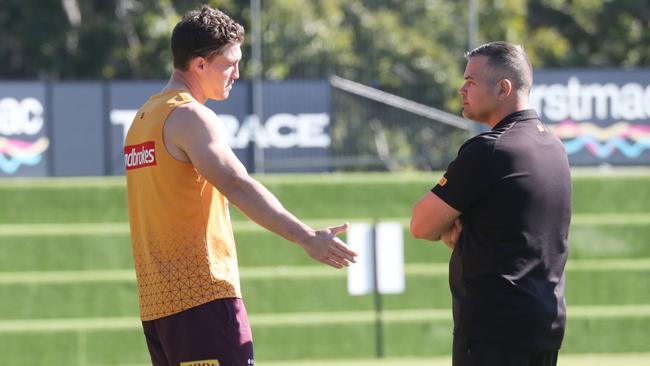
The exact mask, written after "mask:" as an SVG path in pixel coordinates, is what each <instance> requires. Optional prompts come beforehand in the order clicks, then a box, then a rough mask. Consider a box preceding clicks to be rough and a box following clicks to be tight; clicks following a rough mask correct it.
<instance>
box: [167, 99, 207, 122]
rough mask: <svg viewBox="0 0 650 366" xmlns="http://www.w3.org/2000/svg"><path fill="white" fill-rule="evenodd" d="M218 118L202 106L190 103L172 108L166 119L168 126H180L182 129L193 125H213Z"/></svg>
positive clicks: (194, 102)
mask: <svg viewBox="0 0 650 366" xmlns="http://www.w3.org/2000/svg"><path fill="white" fill-rule="evenodd" d="M218 120H219V117H217V115H216V114H215V113H214V112H213V111H212V110H211V109H210V108H208V107H206V106H204V105H203V104H201V103H199V102H196V101H192V102H188V103H184V104H181V105H179V106H178V107H176V108H174V110H173V111H172V112H171V113H170V114H169V117H167V123H168V124H181V125H183V126H184V127H187V126H188V125H195V124H205V123H214V122H215V121H218Z"/></svg>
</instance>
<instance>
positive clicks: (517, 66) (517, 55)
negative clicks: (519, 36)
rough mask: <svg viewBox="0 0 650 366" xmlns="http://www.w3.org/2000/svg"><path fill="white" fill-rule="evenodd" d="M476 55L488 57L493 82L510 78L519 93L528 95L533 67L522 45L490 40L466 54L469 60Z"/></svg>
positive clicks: (490, 77)
mask: <svg viewBox="0 0 650 366" xmlns="http://www.w3.org/2000/svg"><path fill="white" fill-rule="evenodd" d="M475 56H485V57H487V58H488V61H487V65H488V67H489V68H490V70H489V71H490V74H488V78H489V79H490V81H491V82H493V83H494V82H497V81H498V80H500V79H509V80H510V81H512V83H513V87H514V89H515V90H516V91H517V93H518V94H520V95H528V93H529V92H530V88H531V86H532V84H533V67H532V65H531V64H530V61H529V60H528V56H527V55H526V51H524V48H523V47H522V46H520V45H516V44H512V43H509V42H503V41H497V42H490V43H486V44H484V45H481V46H478V47H476V48H475V49H473V50H471V51H469V52H467V53H466V54H465V58H466V59H468V60H469V59H470V58H472V57H475Z"/></svg>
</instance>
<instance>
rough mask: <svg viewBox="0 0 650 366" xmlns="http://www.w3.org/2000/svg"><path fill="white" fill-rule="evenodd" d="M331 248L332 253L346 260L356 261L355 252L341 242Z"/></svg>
mask: <svg viewBox="0 0 650 366" xmlns="http://www.w3.org/2000/svg"><path fill="white" fill-rule="evenodd" d="M332 250H333V253H334V254H335V255H336V256H338V257H340V258H341V259H344V260H346V261H348V262H352V263H356V261H357V260H356V259H355V258H356V256H357V252H355V251H354V250H352V249H350V247H348V246H347V245H345V244H343V243H338V245H337V246H335V247H333V248H332Z"/></svg>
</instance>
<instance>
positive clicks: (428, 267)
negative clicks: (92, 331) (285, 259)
mask: <svg viewBox="0 0 650 366" xmlns="http://www.w3.org/2000/svg"><path fill="white" fill-rule="evenodd" d="M448 268H449V267H448V265H447V263H410V264H406V265H405V266H404V272H405V274H406V275H407V276H446V275H447V273H448ZM566 269H567V271H568V272H574V271H575V272H582V271H591V272H594V271H650V258H641V259H582V260H572V261H569V262H568V263H567V268H566ZM346 276H347V271H346V270H336V269H333V268H330V267H325V266H273V267H243V268H240V277H241V279H243V280H259V279H270V278H272V279H282V278H285V279H288V278H293V279H300V278H310V279H311V278H317V277H318V278H324V277H337V278H343V277H346ZM87 282H135V272H134V271H133V270H127V269H123V270H87V271H83V270H82V271H25V272H0V285H1V284H57V283H58V284H62V283H87Z"/></svg>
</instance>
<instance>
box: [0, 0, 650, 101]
mask: <svg viewBox="0 0 650 366" xmlns="http://www.w3.org/2000/svg"><path fill="white" fill-rule="evenodd" d="M203 2H207V3H209V4H210V5H212V6H215V7H218V8H221V9H223V10H224V11H226V12H227V13H229V14H230V15H231V16H232V17H233V18H235V19H236V20H238V21H239V22H241V23H242V24H243V25H244V26H245V27H246V29H247V31H248V32H249V34H250V30H251V26H250V9H249V0H212V1H188V0H0V59H1V60H2V68H1V69H0V78H2V79H34V78H42V79H44V78H49V79H100V78H103V79H134V78H135V79H164V78H167V76H168V74H169V72H170V71H171V63H170V58H171V56H170V51H169V37H170V33H171V29H172V28H173V26H174V24H175V23H176V22H177V21H178V20H179V17H180V16H181V15H182V14H183V13H184V12H186V11H187V10H190V9H193V8H196V7H198V6H199V5H200V4H201V3H203ZM478 3H479V11H480V12H479V19H480V27H479V30H480V32H479V40H480V41H488V40H496V39H504V40H509V41H512V42H517V43H522V44H524V45H525V46H526V48H527V50H528V52H529V54H530V57H531V60H532V62H533V65H534V66H535V67H536V68H545V67H588V66H610V67H647V66H648V65H650V31H648V29H650V3H648V1H637V0H479V1H478ZM467 22H468V1H456V0H408V1H402V0H262V32H263V36H262V38H263V47H262V54H263V65H264V66H263V72H264V77H265V78H267V79H275V80H279V79H287V78H323V77H327V76H328V75H330V74H338V75H341V76H343V77H346V78H350V79H353V80H356V81H358V82H361V83H365V84H369V85H372V86H375V87H378V88H381V89H384V90H387V91H391V92H395V93H397V94H399V95H402V96H404V97H407V98H410V99H413V100H416V101H419V102H421V103H424V104H428V105H433V106H437V107H442V108H444V109H447V110H458V108H459V105H458V101H457V98H456V88H457V87H458V86H459V85H460V82H461V79H462V73H463V69H464V64H465V61H464V59H463V53H464V52H465V51H466V50H467V39H468V34H467ZM249 42H250V36H249V37H248V38H247V41H246V44H245V56H244V57H245V59H244V62H243V65H242V66H243V70H244V77H247V76H249V75H250V70H251V68H250V44H249Z"/></svg>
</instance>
